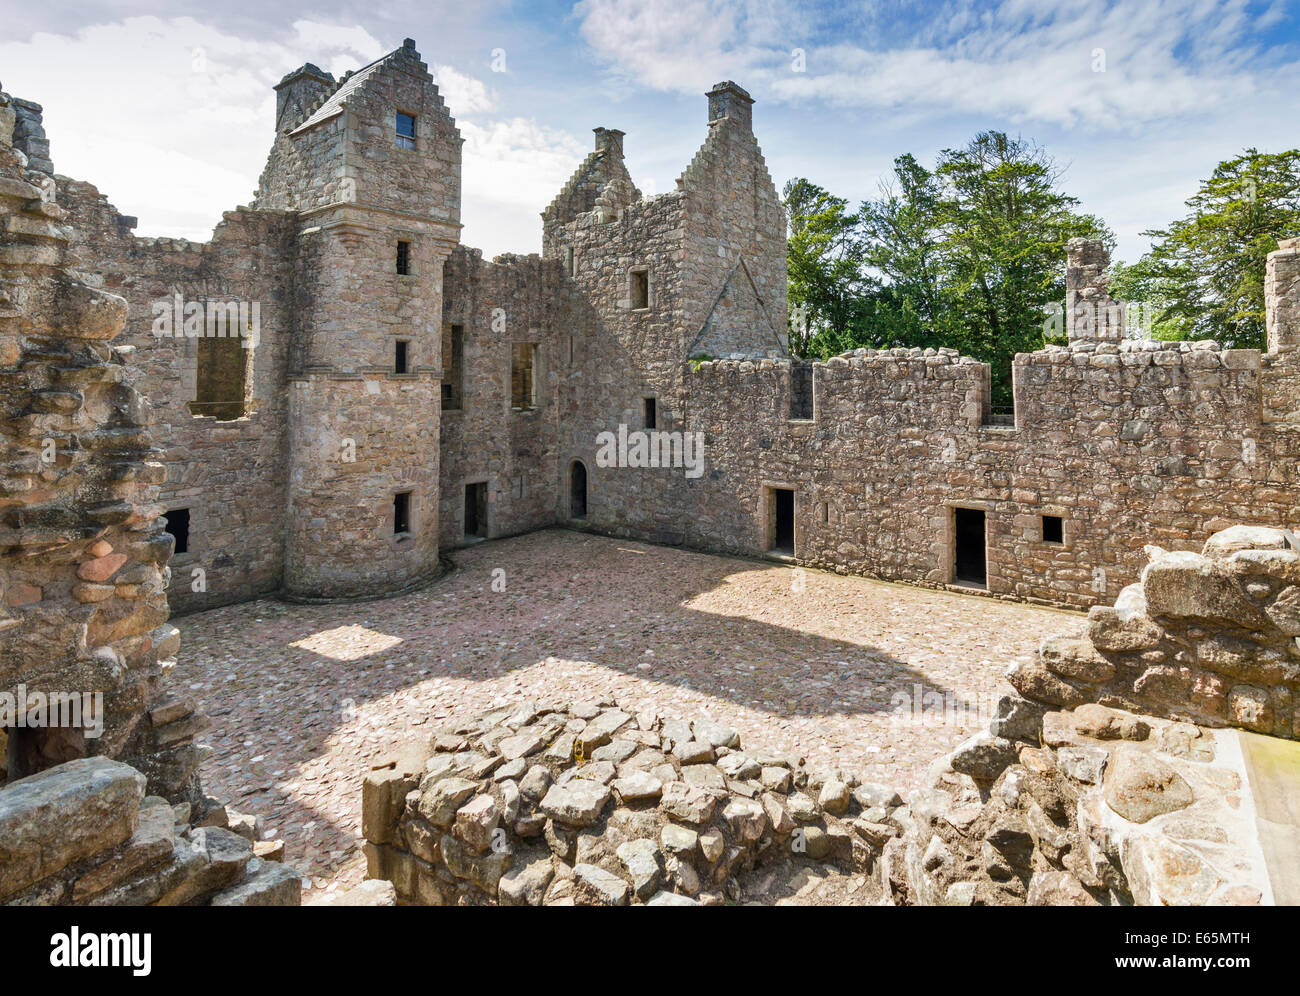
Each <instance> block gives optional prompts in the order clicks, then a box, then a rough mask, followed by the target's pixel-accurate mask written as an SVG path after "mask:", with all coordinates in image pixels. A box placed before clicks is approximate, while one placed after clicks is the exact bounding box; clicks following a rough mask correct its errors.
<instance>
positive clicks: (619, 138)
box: [591, 128, 624, 159]
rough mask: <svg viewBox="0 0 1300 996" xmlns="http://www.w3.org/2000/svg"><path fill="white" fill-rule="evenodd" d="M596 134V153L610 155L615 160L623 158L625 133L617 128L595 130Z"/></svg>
mask: <svg viewBox="0 0 1300 996" xmlns="http://www.w3.org/2000/svg"><path fill="white" fill-rule="evenodd" d="M591 130H592V131H594V132H595V133H596V151H597V152H605V153H608V154H609V155H610V156H612V157H613V158H615V159H622V158H623V134H624V133H623V132H621V131H619V130H618V129H617V128H593V129H591Z"/></svg>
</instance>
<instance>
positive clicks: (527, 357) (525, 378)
mask: <svg viewBox="0 0 1300 996" xmlns="http://www.w3.org/2000/svg"><path fill="white" fill-rule="evenodd" d="M536 354H537V345H536V343H531V342H517V343H515V344H514V346H513V348H512V351H511V363H510V407H511V408H515V409H520V410H525V409H529V408H532V407H533V406H534V405H535V404H536V397H535V395H534V393H533V384H534V381H533V365H534V362H535V360H536Z"/></svg>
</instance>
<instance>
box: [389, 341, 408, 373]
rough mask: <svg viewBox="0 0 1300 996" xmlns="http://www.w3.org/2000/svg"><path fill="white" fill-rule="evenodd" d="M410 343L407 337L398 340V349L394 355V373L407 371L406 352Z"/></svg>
mask: <svg viewBox="0 0 1300 996" xmlns="http://www.w3.org/2000/svg"><path fill="white" fill-rule="evenodd" d="M410 345H411V344H410V343H409V342H407V341H406V340H405V339H398V340H397V351H396V355H395V356H394V357H393V372H394V373H399V374H404V373H406V372H407V368H406V354H407V351H408V349H409V347H410Z"/></svg>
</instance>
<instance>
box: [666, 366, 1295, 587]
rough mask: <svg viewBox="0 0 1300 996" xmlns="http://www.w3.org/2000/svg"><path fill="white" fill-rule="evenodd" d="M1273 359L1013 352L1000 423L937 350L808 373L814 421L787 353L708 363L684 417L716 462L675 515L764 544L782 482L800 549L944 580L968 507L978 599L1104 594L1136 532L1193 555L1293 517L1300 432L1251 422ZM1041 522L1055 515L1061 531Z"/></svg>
mask: <svg viewBox="0 0 1300 996" xmlns="http://www.w3.org/2000/svg"><path fill="white" fill-rule="evenodd" d="M1274 359H1275V358H1274V357H1271V356H1265V357H1263V358H1262V359H1261V356H1260V354H1259V353H1258V352H1257V351H1252V350H1220V349H1218V348H1217V347H1216V346H1215V345H1214V344H1212V343H1160V342H1151V341H1146V342H1139V341H1124V342H1122V343H1104V342H1103V343H1095V342H1077V343H1075V344H1073V345H1072V346H1071V347H1069V348H1064V347H1049V348H1048V349H1046V350H1042V351H1039V352H1036V353H1031V354H1021V355H1019V356H1017V358H1016V361H1015V366H1014V376H1015V385H1016V422H1015V425H1014V426H1012V427H1001V426H991V425H985V424H983V420H982V417H981V416H982V412H983V410H984V405H985V398H986V387H985V384H986V378H985V375H984V370H983V365H982V364H979V363H977V362H975V361H974V360H971V359H969V358H964V357H958V356H956V354H955V353H953V352H952V351H948V350H939V351H935V350H924V351H923V350H919V349H913V350H903V349H899V350H891V351H882V352H874V351H869V350H858V351H854V353H853V354H846V355H845V356H843V357H838V358H834V359H832V360H831V361H829V363H827V364H814V368H813V370H814V377H815V384H814V389H815V418H814V421H813V423H812V424H811V425H808V424H807V423H798V422H791V421H790V419H789V413H790V407H789V405H790V395H789V366H788V364H785V363H783V362H781V361H776V362H770V361H769V362H763V361H759V362H758V363H751V362H736V361H724V362H717V363H705V364H702V365H700V366H699V368H698V369H697V370H695V371H694V372H693V373H692V374H691V377H692V378H693V379H692V381H691V392H690V395H689V400H688V402H687V417H686V419H685V422H686V424H687V426H688V427H691V428H702V429H703V430H704V431H705V432H706V433H707V435H706V443H707V446H708V461H709V463H708V467H709V470H708V473H707V474H706V475H705V478H704V481H705V482H706V484H705V489H704V491H703V492H701V495H700V498H698V499H693V500H691V501H690V502H689V503H688V504H684V505H682V506H680V508H679V514H680V515H681V518H682V520H683V522H685V523H687V524H688V525H687V528H686V536H687V538H688V542H693V543H700V544H701V545H705V546H709V547H716V548H722V549H727V548H730V549H737V550H741V551H744V552H751V553H755V552H762V551H763V550H765V549H766V547H765V546H764V542H763V541H764V539H765V537H766V536H767V523H766V521H765V509H764V500H763V488H764V487H765V486H780V487H791V488H793V489H794V490H795V491H796V506H795V509H796V549H795V555H796V557H797V558H798V559H800V560H804V561H806V562H808V563H812V564H818V565H821V566H827V567H833V568H846V569H848V570H850V571H854V572H860V573H865V574H870V575H874V576H878V577H883V578H888V579H896V580H911V581H922V582H926V583H937V584H946V583H949V582H951V581H952V580H953V558H954V542H955V536H954V524H953V516H952V511H951V510H952V508H954V507H967V508H976V509H981V510H983V511H984V513H985V516H986V520H985V522H986V529H987V534H986V553H987V571H988V574H987V586H988V590H989V591H991V592H994V593H996V594H1000V595H1007V596H1013V597H1017V598H1024V599H1030V600H1040V601H1046V602H1052V603H1058V604H1060V603H1064V604H1070V605H1077V606H1087V605H1090V604H1094V603H1096V602H1098V601H1103V602H1104V601H1109V600H1113V598H1114V597H1115V596H1116V595H1117V594H1118V593H1119V590H1120V589H1121V588H1122V587H1123V586H1124V585H1126V584H1128V583H1130V582H1131V581H1133V580H1134V579H1135V578H1136V576H1137V573H1138V571H1139V570H1140V569H1141V567H1142V564H1143V562H1144V558H1143V555H1142V549H1141V548H1142V543H1143V541H1144V539H1150V540H1152V541H1154V542H1157V543H1161V544H1163V545H1167V546H1170V547H1176V548H1188V547H1196V546H1199V545H1200V544H1201V543H1203V542H1204V540H1205V539H1206V538H1207V537H1208V535H1209V534H1210V533H1211V532H1213V531H1214V530H1216V529H1220V528H1223V527H1224V526H1227V525H1229V524H1232V523H1237V522H1245V523H1267V522H1270V521H1272V522H1278V521H1282V522H1291V521H1293V520H1294V515H1295V514H1296V513H1295V507H1296V504H1295V496H1296V493H1297V490H1296V489H1297V486H1298V485H1300V481H1298V480H1297V476H1296V471H1295V458H1296V455H1297V446H1298V445H1300V438H1297V437H1296V436H1295V435H1294V434H1293V433H1290V432H1288V431H1285V430H1283V431H1273V430H1272V429H1271V428H1270V427H1269V426H1268V425H1266V424H1265V423H1264V422H1263V421H1262V419H1261V407H1262V406H1263V400H1262V390H1263V387H1262V381H1261V364H1264V365H1269V364H1271V363H1272V362H1273V361H1274ZM1277 376H1278V378H1279V379H1277V380H1275V381H1274V382H1273V383H1272V384H1271V386H1270V388H1269V390H1270V391H1276V392H1286V393H1288V394H1290V395H1291V396H1292V397H1294V394H1295V391H1296V389H1297V386H1298V383H1297V381H1296V380H1295V379H1294V378H1292V377H1283V376H1282V375H1281V374H1278V375H1277ZM683 497H684V496H683ZM701 501H703V503H704V507H705V508H707V509H708V510H709V513H708V518H707V519H705V518H702V517H701V504H700V502H701ZM1044 515H1050V516H1055V517H1059V518H1060V519H1061V520H1062V536H1061V540H1060V541H1059V542H1055V541H1051V540H1047V539H1045V538H1044V533H1043V519H1042V517H1043V516H1044Z"/></svg>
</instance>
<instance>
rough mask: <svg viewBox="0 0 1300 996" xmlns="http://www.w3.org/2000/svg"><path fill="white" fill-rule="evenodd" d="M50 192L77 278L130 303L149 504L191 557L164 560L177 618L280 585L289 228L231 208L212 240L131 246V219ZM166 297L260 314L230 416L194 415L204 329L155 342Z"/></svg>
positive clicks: (209, 410)
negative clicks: (154, 477) (155, 471)
mask: <svg viewBox="0 0 1300 996" xmlns="http://www.w3.org/2000/svg"><path fill="white" fill-rule="evenodd" d="M60 183H61V184H62V185H63V187H64V189H65V190H67V192H68V201H69V210H70V211H71V213H72V219H73V221H74V223H75V226H76V235H75V244H76V245H77V247H78V250H79V251H80V252H81V254H82V255H83V257H84V259H85V265H86V267H87V269H88V270H90V271H91V272H92V273H93V274H94V278H95V279H96V280H97V281H98V282H99V283H101V284H102V286H104V287H105V288H107V289H109V290H112V291H113V292H114V293H116V294H120V295H122V296H123V297H125V298H126V300H127V305H128V313H127V325H126V329H125V331H124V333H123V335H122V339H121V341H122V343H123V345H124V346H126V347H128V348H129V349H130V350H131V353H130V357H131V359H130V363H129V364H128V367H127V370H128V374H129V378H130V381H131V383H132V384H133V385H135V386H136V387H137V388H138V389H139V390H140V391H141V393H143V394H144V395H146V397H147V399H148V404H149V406H150V408H151V410H152V417H153V419H154V421H155V424H156V426H157V428H156V430H155V431H156V434H157V438H158V440H159V442H160V443H161V444H162V446H163V453H162V461H163V463H164V465H165V466H166V468H167V476H166V479H165V480H164V481H163V482H162V486H161V488H160V492H159V501H160V502H161V504H162V505H163V507H164V508H165V509H167V510H177V509H188V510H189V540H188V549H187V550H186V551H185V552H183V553H177V554H176V555H175V556H174V557H173V559H172V561H171V567H172V571H173V574H174V576H175V578H176V583H175V585H173V587H172V591H171V598H172V601H173V604H174V607H175V608H176V610H177V611H178V612H188V611H194V610H196V609H202V608H211V607H213V606H216V605H224V604H227V603H230V602H240V601H246V600H248V599H251V598H256V597H257V596H259V595H265V594H267V593H269V592H274V591H275V590H277V589H278V588H279V586H280V579H281V576H282V573H283V553H282V551H283V544H284V504H285V483H286V470H285V468H286V452H285V427H286V425H287V422H288V418H289V410H288V403H287V396H286V392H285V390H284V388H283V385H284V383H285V378H286V375H287V371H288V364H289V349H290V342H291V339H292V329H293V327H294V316H293V301H294V294H293V280H292V278H293V258H294V244H293V242H294V232H293V225H292V223H291V221H290V218H289V216H287V215H286V214H285V213H283V212H278V211H250V210H248V209H244V208H240V209H239V210H236V211H229V212H227V213H226V214H225V215H224V216H223V219H222V221H221V223H220V224H219V225H218V226H217V227H216V229H215V230H214V232H213V236H212V241H211V242H206V243H201V244H200V243H192V242H186V241H184V240H178V239H140V238H136V237H135V236H133V235H132V234H131V231H130V228H131V226H132V225H134V222H135V219H134V218H123V217H122V216H121V215H119V214H118V213H117V211H116V210H114V209H113V207H112V206H111V205H110V204H108V202H107V200H106V199H105V198H104V197H103V196H102V195H101V194H100V193H99V191H98V190H96V189H95V188H94V187H93V186H91V185H90V184H88V183H82V182H78V181H72V180H66V179H64V178H60ZM177 295H180V298H181V299H182V301H184V302H199V303H205V302H208V301H220V302H232V301H233V302H243V303H246V304H248V305H249V306H250V317H251V316H252V314H253V312H252V311H251V306H252V305H254V304H255V305H256V306H257V311H256V316H257V326H258V327H257V329H256V333H257V334H256V336H255V337H254V336H248V337H245V338H244V339H243V340H242V343H241V346H242V347H247V348H241V349H240V350H237V351H235V353H234V360H235V362H243V363H244V365H245V371H246V377H247V382H246V390H245V391H244V392H243V393H244V397H245V406H244V414H243V415H242V416H241V417H239V418H235V419H230V418H228V417H224V416H228V415H229V414H230V412H229V411H226V412H222V411H221V410H220V408H219V407H216V406H211V405H204V404H197V403H196V398H198V397H199V394H198V390H199V385H200V371H199V352H200V350H201V349H202V348H203V347H204V345H205V342H204V339H206V338H207V336H206V332H207V331H208V330H207V328H206V326H205V327H204V329H203V332H204V334H203V335H188V334H184V330H183V329H181V328H175V329H173V333H174V334H172V335H162V336H160V335H157V334H155V331H154V322H155V311H154V307H153V305H154V303H155V302H171V301H174V300H175V299H176V296H177ZM246 331H247V330H246ZM218 414H221V415H222V416H223V417H222V418H218V417H217V415H218ZM196 572H198V573H196Z"/></svg>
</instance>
